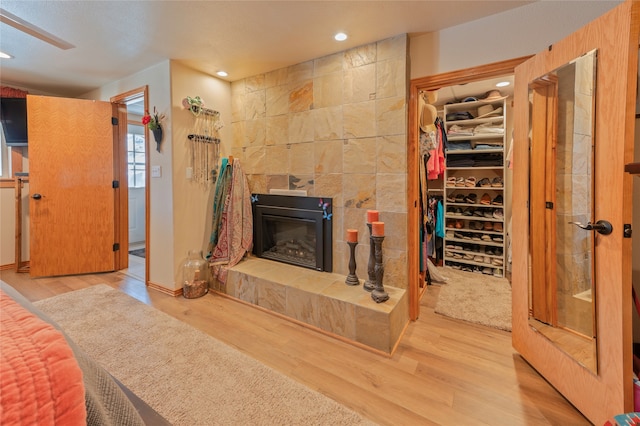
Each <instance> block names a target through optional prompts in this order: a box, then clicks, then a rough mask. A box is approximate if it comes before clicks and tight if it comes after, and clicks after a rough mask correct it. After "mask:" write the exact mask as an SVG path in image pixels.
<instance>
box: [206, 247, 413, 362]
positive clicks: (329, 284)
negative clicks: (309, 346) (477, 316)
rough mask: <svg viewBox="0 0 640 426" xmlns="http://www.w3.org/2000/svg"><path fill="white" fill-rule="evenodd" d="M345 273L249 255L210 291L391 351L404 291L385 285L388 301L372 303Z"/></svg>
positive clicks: (402, 320)
mask: <svg viewBox="0 0 640 426" xmlns="http://www.w3.org/2000/svg"><path fill="white" fill-rule="evenodd" d="M345 278H346V277H345V276H344V275H339V274H335V273H329V272H319V271H314V270H311V269H306V268H301V267H297V266H293V265H287V264H283V263H279V262H274V261H270V260H267V259H260V258H257V257H253V256H251V257H249V258H247V259H245V260H243V261H242V262H240V263H239V264H237V265H235V266H234V267H233V268H231V269H229V273H228V276H227V282H226V284H224V285H222V284H220V283H215V284H214V285H213V289H214V290H216V291H219V292H221V293H224V294H226V295H228V296H230V297H232V298H235V299H239V300H241V301H244V302H246V303H249V304H253V305H256V306H259V307H261V308H264V309H266V310H269V311H272V312H275V313H277V314H280V315H282V316H284V317H287V318H291V319H293V320H295V321H297V322H300V323H303V324H307V325H309V326H311V327H312V328H316V329H320V330H323V331H326V332H328V334H332V335H337V336H339V337H342V338H345V339H346V340H347V341H351V342H355V343H357V344H359V345H364V346H365V347H369V348H373V349H375V350H377V351H382V352H384V353H385V354H391V353H392V352H393V350H394V348H395V347H396V344H397V342H398V341H399V340H400V337H401V336H402V333H403V331H404V329H405V327H406V325H407V323H408V322H409V307H408V294H407V292H406V291H405V290H404V289H399V288H395V287H391V286H387V285H385V291H386V292H387V293H388V294H389V300H387V301H386V302H384V303H376V302H374V301H373V300H372V299H371V294H370V293H368V292H367V291H365V290H364V289H363V288H362V283H363V281H364V280H363V279H362V278H361V279H360V282H361V285H358V286H349V285H346V284H345Z"/></svg>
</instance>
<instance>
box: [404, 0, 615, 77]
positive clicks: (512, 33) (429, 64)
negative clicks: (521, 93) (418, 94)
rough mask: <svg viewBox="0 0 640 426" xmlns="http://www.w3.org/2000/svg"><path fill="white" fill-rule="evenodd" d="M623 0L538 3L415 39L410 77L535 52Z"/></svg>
mask: <svg viewBox="0 0 640 426" xmlns="http://www.w3.org/2000/svg"><path fill="white" fill-rule="evenodd" d="M620 3H621V1H538V2H535V3H531V4H529V5H526V6H522V7H519V8H516V9H511V10H508V11H506V12H503V13H499V14H496V15H492V16H489V17H487V18H484V19H479V20H476V21H473V22H469V23H466V24H462V25H457V26H455V27H451V28H447V29H445V30H442V31H438V32H434V33H428V34H425V35H422V36H416V37H412V38H411V40H410V55H411V74H410V75H411V78H412V79H414V78H419V77H425V76H429V75H433V74H439V73H443V72H449V71H455V70H460V69H465V68H470V67H475V66H479V65H484V64H489V63H492V62H497V61H503V60H507V59H513V58H518V57H521V56H526V55H533V54H536V53H538V52H540V51H542V50H544V49H546V48H547V47H548V46H549V45H551V44H553V43H554V42H556V41H559V40H561V39H562V38H564V37H566V36H567V35H569V34H571V33H572V32H574V31H576V30H577V29H579V28H581V27H582V26H584V25H585V24H587V23H588V22H590V21H592V20H594V19H595V18H597V17H598V16H600V15H602V14H604V13H605V12H607V11H608V10H610V9H612V8H614V7H615V6H616V5H618V4H620Z"/></svg>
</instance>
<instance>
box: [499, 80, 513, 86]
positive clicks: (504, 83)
mask: <svg viewBox="0 0 640 426" xmlns="http://www.w3.org/2000/svg"><path fill="white" fill-rule="evenodd" d="M510 84H511V83H509V82H508V81H501V82H500V83H496V87H506V86H508V85H510Z"/></svg>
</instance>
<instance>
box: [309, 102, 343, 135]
mask: <svg viewBox="0 0 640 426" xmlns="http://www.w3.org/2000/svg"><path fill="white" fill-rule="evenodd" d="M312 117H313V123H314V140H316V141H326V140H330V139H342V133H343V128H344V121H343V119H342V105H339V106H335V107H329V108H319V109H314V110H313V112H312Z"/></svg>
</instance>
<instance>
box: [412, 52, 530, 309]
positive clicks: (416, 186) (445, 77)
mask: <svg viewBox="0 0 640 426" xmlns="http://www.w3.org/2000/svg"><path fill="white" fill-rule="evenodd" d="M530 57H531V56H522V57H519V58H514V59H509V60H506V61H501V62H494V63H491V64H486V65H481V66H477V67H473V68H466V69H463V70H457V71H451V72H446V73H442V74H434V75H431V76H427V77H420V78H415V79H412V80H411V85H410V88H409V119H408V126H409V128H408V130H407V134H408V139H407V140H408V146H407V181H408V182H407V202H408V205H407V221H408V223H407V239H408V242H407V244H408V251H409V252H408V255H407V264H408V269H409V270H408V275H407V276H408V277H409V318H410V319H411V320H412V321H415V320H417V319H418V317H419V316H420V299H421V298H422V294H423V292H424V290H425V289H426V284H425V283H424V275H422V274H421V273H420V255H419V253H420V251H419V250H420V229H419V226H418V224H419V223H420V217H419V208H418V203H419V200H420V178H419V173H420V170H419V161H420V155H419V152H420V150H419V149H418V142H419V139H420V132H419V131H418V123H419V111H418V97H419V94H420V92H421V91H431V90H438V89H440V88H442V87H447V86H454V85H457V84H464V83H471V82H475V81H481V80H487V79H490V78H494V77H499V76H503V75H509V74H514V73H515V67H516V66H518V65H520V64H521V63H523V62H524V61H526V60H527V59H529V58H530Z"/></svg>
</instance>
